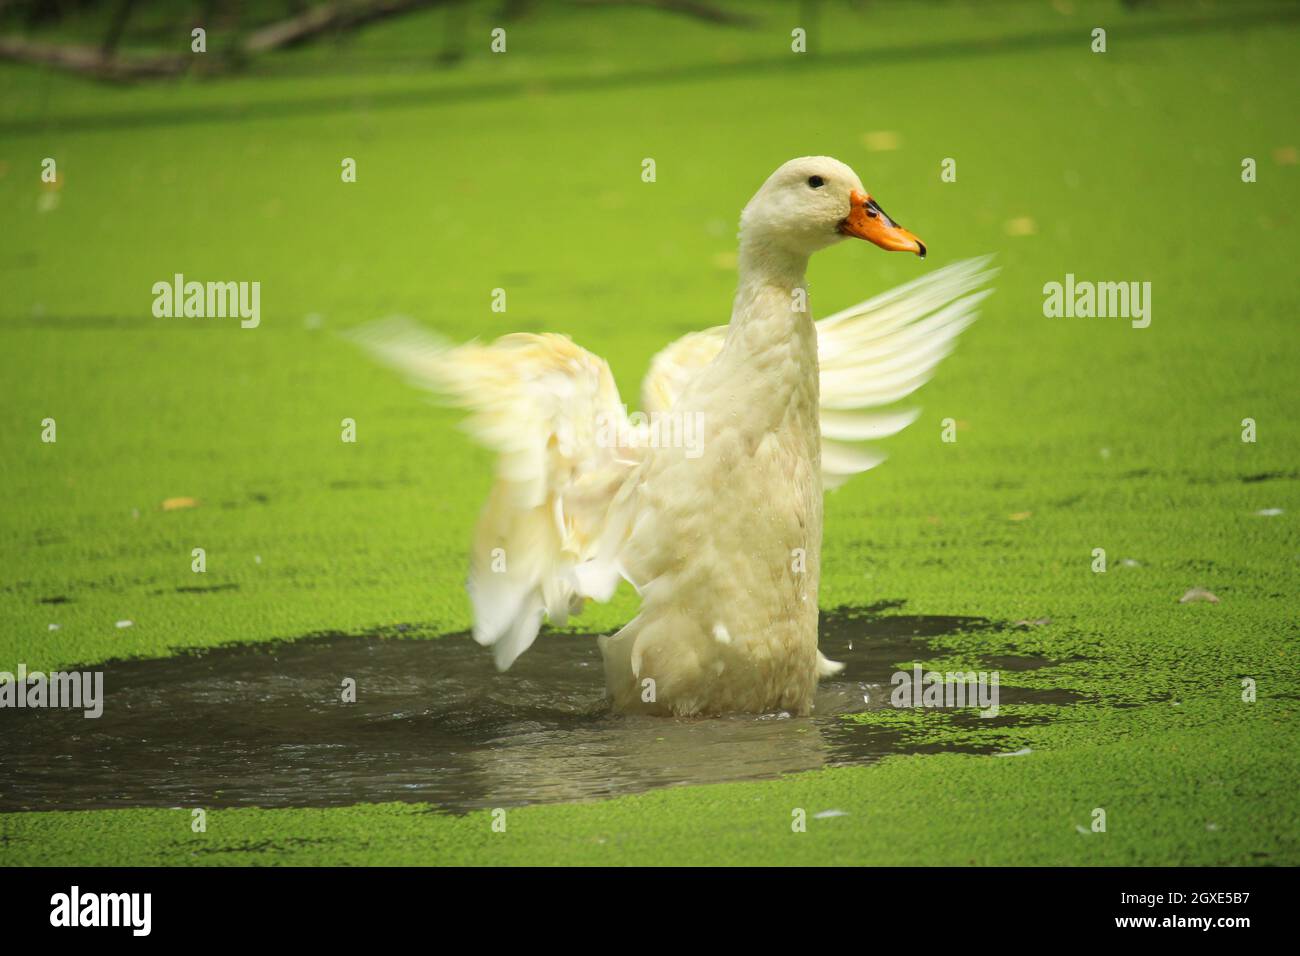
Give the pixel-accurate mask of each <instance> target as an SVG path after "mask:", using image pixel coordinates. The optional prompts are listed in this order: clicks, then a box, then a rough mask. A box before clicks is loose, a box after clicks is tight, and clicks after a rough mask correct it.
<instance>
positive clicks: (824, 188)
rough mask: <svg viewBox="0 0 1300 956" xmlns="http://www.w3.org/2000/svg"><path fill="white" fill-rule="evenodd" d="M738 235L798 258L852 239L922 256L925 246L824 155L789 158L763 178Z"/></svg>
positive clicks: (852, 174) (835, 161) (846, 169)
mask: <svg viewBox="0 0 1300 956" xmlns="http://www.w3.org/2000/svg"><path fill="white" fill-rule="evenodd" d="M740 235H741V240H742V242H752V243H756V244H759V245H762V246H767V247H769V248H774V249H780V250H782V251H784V252H787V253H790V254H792V255H795V256H800V257H806V256H809V255H811V254H812V253H814V252H816V251H817V250H818V249H824V248H825V247H826V246H830V245H834V244H835V243H837V242H839V241H841V240H842V239H845V238H849V237H852V238H856V239H866V240H867V241H868V242H873V243H875V244H876V245H878V246H880V248H882V249H888V250H891V251H894V252H914V253H916V254H917V255H918V256H921V257H922V258H925V243H923V242H922V241H921V240H920V239H918V238H917V237H916V236H914V235H912V233H910V232H908V231H907V230H906V229H904V228H903V227H902V226H900V225H899V224H898V223H896V222H894V220H892V219H890V218H889V216H887V215H886V214H885V211H884V210H883V209H881V208H880V205H879V204H878V203H877V202H876V201H875V199H873V198H872V197H871V194H870V193H868V192H867V190H866V188H865V187H863V185H862V180H860V179H859V178H858V174H857V173H855V172H854V171H853V170H852V169H850V168H849V167H848V166H846V165H844V164H843V163H841V162H840V161H839V160H838V159H832V158H831V157H829V156H804V157H801V158H800V159H792V160H790V161H789V162H788V163H786V164H785V165H783V166H782V167H781V168H780V169H778V170H777V171H776V172H774V173H773V174H772V175H771V176H769V177H768V179H767V182H765V183H763V186H762V188H761V189H759V191H758V192H757V193H755V195H754V198H753V199H751V200H750V201H749V204H748V205H747V206H745V211H744V212H743V213H741V215H740Z"/></svg>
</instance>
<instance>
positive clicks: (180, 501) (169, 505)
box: [162, 498, 199, 511]
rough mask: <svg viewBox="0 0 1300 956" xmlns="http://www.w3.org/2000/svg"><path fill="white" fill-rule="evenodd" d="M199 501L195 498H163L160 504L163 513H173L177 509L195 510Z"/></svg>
mask: <svg viewBox="0 0 1300 956" xmlns="http://www.w3.org/2000/svg"><path fill="white" fill-rule="evenodd" d="M198 506H199V500H198V499H197V498H164V499H163V503H162V510H163V511H175V510H177V509H178V508H197V507H198Z"/></svg>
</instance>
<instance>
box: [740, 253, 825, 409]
mask: <svg viewBox="0 0 1300 956" xmlns="http://www.w3.org/2000/svg"><path fill="white" fill-rule="evenodd" d="M739 267H740V282H739V285H738V286H737V289H736V299H735V302H734V304H733V305H732V310H731V324H730V325H729V326H728V327H727V337H726V342H725V344H724V346H723V351H722V355H721V356H720V359H721V361H722V362H723V365H724V367H725V368H726V369H727V371H728V372H729V373H730V375H729V378H730V380H731V383H732V385H733V386H734V387H735V388H736V389H737V397H738V398H739V397H740V396H739V393H740V392H744V393H745V400H746V401H748V402H750V403H752V404H751V407H754V408H755V409H756V410H759V411H761V412H763V414H761V415H760V416H759V417H760V418H767V419H771V418H773V417H776V418H778V419H785V418H787V417H789V416H790V415H791V414H794V415H796V416H797V417H800V419H801V421H802V419H803V418H806V417H808V416H812V417H813V420H814V421H815V416H816V411H815V410H816V406H817V395H818V368H817V331H816V327H815V326H814V324H813V318H812V311H811V308H810V305H809V302H808V286H807V279H806V278H805V272H806V270H807V267H808V256H806V255H799V254H796V253H791V252H788V251H786V250H783V249H780V248H777V247H774V246H772V245H769V244H765V243H762V242H757V241H747V240H745V239H742V240H741V245H740V258H739ZM769 412H770V414H768V413H769ZM804 413H806V414H804ZM804 424H805V425H806V424H807V423H806V422H804Z"/></svg>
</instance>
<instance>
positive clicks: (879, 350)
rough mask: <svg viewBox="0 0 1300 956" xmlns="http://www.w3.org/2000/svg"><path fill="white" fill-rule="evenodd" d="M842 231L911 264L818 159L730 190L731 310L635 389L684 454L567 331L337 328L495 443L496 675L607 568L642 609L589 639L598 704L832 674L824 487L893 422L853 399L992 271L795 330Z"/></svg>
mask: <svg viewBox="0 0 1300 956" xmlns="http://www.w3.org/2000/svg"><path fill="white" fill-rule="evenodd" d="M850 236H852V237H858V238H861V239H867V240H869V241H870V242H873V243H875V244H876V245H878V246H881V247H883V248H885V249H891V250H899V251H909V252H914V253H917V254H918V255H921V256H924V255H925V246H924V245H923V244H922V243H921V241H920V240H919V239H917V238H916V237H915V236H914V235H912V234H911V233H910V232H908V231H907V230H905V229H903V228H902V227H901V226H899V225H897V224H896V223H894V222H893V221H892V220H891V219H890V218H889V217H888V216H887V215H885V213H884V211H883V210H881V208H880V207H879V206H878V205H877V204H876V202H875V201H874V200H873V199H872V198H871V196H870V195H869V194H868V193H867V191H866V190H865V189H864V188H863V186H862V183H861V181H860V180H859V179H858V177H857V175H856V174H855V173H854V172H853V170H852V169H850V168H849V167H848V166H846V165H845V164H843V163H841V162H839V161H838V160H835V159H831V158H829V157H825V156H808V157H804V158H802V159H795V160H791V161H790V162H788V163H786V164H785V165H783V166H782V167H781V168H780V169H778V170H777V171H776V172H775V173H773V174H772V175H771V177H769V178H768V180H767V182H765V183H764V184H763V186H762V188H761V189H759V191H758V193H757V194H756V195H755V196H754V198H753V199H752V200H750V202H749V204H748V205H747V206H746V207H745V210H744V212H743V214H742V215H741V220H740V257H739V269H740V282H739V287H738V289H737V291H736V298H735V303H734V305H733V306H732V311H731V322H730V324H729V325H727V326H725V327H718V328H714V329H709V330H707V331H703V332H696V333H692V334H690V335H687V336H686V337H685V338H683V339H681V340H680V341H678V342H676V343H674V344H673V345H671V346H669V347H668V348H667V349H665V350H664V351H663V352H661V353H660V354H659V355H658V356H656V357H655V359H654V361H653V364H652V366H651V369H650V373H649V375H648V376H647V378H646V380H645V382H644V384H643V387H642V404H643V406H644V408H645V411H646V412H647V413H650V414H651V416H656V415H658V416H664V415H665V414H666V416H667V417H666V419H663V418H661V420H660V423H661V424H665V423H666V424H669V425H675V426H681V425H682V424H683V423H685V424H686V425H687V426H688V427H689V426H690V425H692V424H698V425H700V426H702V427H701V429H700V434H699V436H698V437H699V438H700V439H701V440H700V441H699V443H698V445H695V444H694V443H693V442H692V443H689V444H690V446H691V447H687V448H684V447H682V445H683V444H684V443H683V442H674V441H665V436H666V435H667V434H669V432H667V431H661V432H660V433H659V435H658V438H659V440H658V441H656V440H655V432H654V431H653V430H652V429H651V428H649V427H647V425H646V424H645V423H644V422H642V421H637V419H636V416H633V418H632V420H629V417H628V415H627V411H626V407H625V406H624V405H622V403H621V402H620V400H619V395H618V390H617V388H616V387H615V385H614V380H613V377H612V376H611V374H610V371H609V367H608V365H607V364H606V363H605V362H604V361H603V360H601V359H599V358H597V357H596V356H594V355H592V354H591V353H589V352H587V351H585V350H583V349H581V348H579V347H578V346H576V345H574V344H573V342H571V341H570V340H569V338H568V337H567V336H562V335H551V334H548V335H531V334H516V335H507V336H505V337H503V338H501V339H499V340H497V341H496V342H494V343H492V344H491V345H487V346H484V345H479V344H476V343H471V344H469V345H465V346H462V347H459V348H455V349H449V348H447V346H446V345H445V344H443V343H442V342H441V341H440V340H438V339H436V338H434V337H433V336H431V335H429V334H428V333H425V332H421V331H419V330H418V328H416V327H412V326H410V325H401V326H394V325H393V324H392V323H385V324H381V325H379V326H371V327H369V328H368V329H365V330H363V331H362V332H361V333H359V334H358V336H357V337H358V339H359V340H360V341H361V342H362V343H363V344H365V345H366V346H367V347H368V348H370V349H371V350H372V351H373V352H374V353H375V354H376V355H378V356H379V357H380V358H381V359H383V360H385V361H387V362H388V363H390V364H392V365H394V366H396V367H398V368H399V369H401V370H403V371H404V372H406V373H407V374H408V375H409V376H410V377H411V378H412V379H413V380H414V381H415V382H416V383H417V384H421V385H424V386H426V387H430V388H432V389H434V390H436V391H439V392H441V393H442V394H444V395H446V396H448V397H450V398H451V399H452V400H454V401H455V402H456V403H457V404H460V405H462V406H463V407H465V408H467V409H469V410H470V411H471V413H472V414H471V416H470V418H469V420H468V422H467V427H468V428H469V430H470V432H471V434H472V435H473V436H474V437H475V438H476V439H478V440H479V441H480V442H482V443H483V444H484V445H486V446H488V447H489V448H491V449H494V450H495V451H496V452H497V454H498V456H499V457H498V461H497V480H496V483H495V486H494V487H493V489H492V492H491V495H490V497H489V499H488V502H487V505H486V506H485V508H484V510H483V513H482V516H481V517H480V519H479V524H478V529H477V532H476V537H475V542H474V549H473V556H472V561H471V570H470V576H469V585H468V587H469V594H470V598H471V600H472V603H473V606H474V638H475V640H477V641H478V642H479V643H480V644H484V645H489V646H491V647H492V649H493V652H494V654H495V658H496V664H497V666H498V668H500V669H502V670H504V669H506V668H508V667H510V665H511V664H512V663H514V661H515V659H516V658H517V657H518V656H519V655H520V654H522V653H523V652H524V651H525V650H527V649H528V647H529V646H530V645H531V644H532V643H533V640H534V638H535V637H536V636H537V633H538V630H539V628H540V627H541V624H542V622H543V619H549V620H550V621H551V622H553V623H556V624H563V623H564V622H565V621H566V620H567V617H568V615H569V614H570V613H571V612H577V611H579V610H580V609H581V607H582V605H583V603H584V601H585V599H587V598H594V599H597V600H602V601H603V600H608V599H609V597H610V596H611V595H612V593H613V591H614V589H615V587H616V585H617V583H618V580H619V578H620V577H622V578H626V579H627V580H628V581H630V582H631V583H632V584H633V585H634V586H635V588H636V589H637V591H638V592H639V594H640V598H641V610H640V613H639V614H637V616H636V617H635V618H634V619H633V620H632V621H631V622H629V623H628V624H627V625H626V626H625V627H624V628H623V629H622V630H620V631H618V633H616V634H614V635H612V636H607V637H602V638H601V639H600V647H601V650H602V652H603V654H604V659H605V676H606V685H607V691H608V695H609V696H610V698H611V699H612V700H613V704H614V706H615V707H616V708H617V709H619V710H622V711H644V712H651V713H658V714H675V715H694V714H720V713H726V712H767V711H773V710H785V711H789V712H792V713H797V714H806V713H808V712H809V711H810V709H811V708H812V703H813V696H814V692H815V689H816V684H817V679H818V677H819V676H822V675H827V674H832V673H835V672H836V671H837V670H838V669H839V666H840V665H837V664H834V663H833V662H831V661H828V660H827V659H826V658H825V657H823V656H822V655H821V653H820V652H819V651H818V650H817V588H818V580H819V576H820V553H821V541H822V489H823V487H824V486H826V485H830V486H834V485H836V484H838V483H840V482H842V481H843V480H845V479H846V478H847V477H848V476H850V475H852V474H855V473H857V472H861V471H866V470H867V469H868V468H871V467H873V466H874V465H876V464H878V463H879V462H880V461H881V460H882V459H883V457H884V456H883V455H882V454H879V453H877V452H873V451H871V450H868V449H866V448H864V447H863V446H861V445H856V444H846V442H857V441H861V440H867V439H875V438H881V437H884V436H887V435H891V434H894V433H895V432H898V431H900V430H901V429H903V428H905V427H906V426H907V425H908V424H909V423H911V422H912V421H913V420H914V419H915V417H916V414H917V413H916V412H915V411H902V412H900V411H892V412H884V413H882V412H873V413H869V414H864V413H863V412H862V409H875V408H878V407H880V406H885V405H889V404H892V403H894V402H896V401H898V400H899V399H901V398H903V397H905V396H906V395H908V394H910V393H911V392H912V391H914V390H915V389H916V388H918V387H919V386H920V385H921V384H923V383H924V382H925V381H926V380H927V379H928V378H929V376H930V373H931V371H932V370H933V368H934V367H935V365H936V364H937V363H938V362H939V361H940V360H941V359H942V358H943V357H944V356H945V355H947V354H948V352H949V351H951V349H952V347H953V344H954V340H955V338H956V336H957V335H958V333H960V332H961V330H962V329H964V328H966V326H967V325H969V324H970V323H971V322H972V321H974V317H975V307H976V305H977V304H978V302H979V301H980V300H982V299H983V298H984V297H985V296H986V295H988V291H980V287H981V286H982V285H983V284H984V283H985V281H986V280H987V279H988V278H989V276H990V275H991V273H990V272H987V271H984V266H985V265H986V264H987V259H980V260H969V261H966V262H961V263H957V264H955V265H952V266H949V267H947V268H945V269H941V270H938V271H937V272H934V273H932V274H930V275H928V276H925V277H923V278H921V279H918V280H915V281H913V282H911V283H908V284H907V285H904V286H902V287H900V288H897V289H894V290H891V291H890V292H887V293H885V294H883V295H880V296H878V297H876V298H874V299H871V300H869V301H867V302H864V303H862V304H860V305H857V306H855V307H853V308H851V309H848V310H845V311H844V312H840V313H838V314H836V315H833V316H831V317H830V318H828V319H824V320H822V321H821V322H817V323H815V324H814V322H813V319H812V315H811V313H810V311H809V310H808V307H807V287H806V280H805V277H804V273H805V270H806V268H807V265H808V258H809V256H811V255H812V254H813V253H814V252H816V251H817V250H819V249H822V248H825V247H826V246H830V245H833V244H834V243H836V242H839V241H841V240H843V239H844V238H846V237H850ZM611 426H613V427H611ZM619 433H622V434H624V435H625V436H626V435H627V434H631V436H632V437H633V439H634V440H633V441H632V442H626V441H623V442H619V441H612V440H610V436H611V435H612V434H613V435H617V434H619Z"/></svg>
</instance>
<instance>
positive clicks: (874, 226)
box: [840, 189, 925, 259]
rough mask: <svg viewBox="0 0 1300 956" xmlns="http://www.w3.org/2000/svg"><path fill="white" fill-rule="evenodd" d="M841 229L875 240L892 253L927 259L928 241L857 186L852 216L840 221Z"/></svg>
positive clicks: (859, 236)
mask: <svg viewBox="0 0 1300 956" xmlns="http://www.w3.org/2000/svg"><path fill="white" fill-rule="evenodd" d="M840 232H842V233H843V234H844V235H846V236H856V237H857V238H859V239H865V240H867V242H874V243H875V244H876V245H878V246H879V247H880V248H881V249H888V250H889V251H890V252H915V253H916V254H917V255H918V256H920V257H921V258H922V259H924V258H925V243H924V242H922V241H921V240H920V239H918V238H916V236H914V235H912V234H911V233H910V232H908V231H907V230H906V229H904V228H903V227H902V226H900V225H899V224H898V223H896V222H894V220H892V219H890V218H889V216H887V215H885V210H883V209H881V208H880V206H878V205H877V204H876V201H875V200H874V199H872V198H871V197H870V196H868V195H867V194H866V193H863V192H859V191H858V190H856V189H855V190H853V192H851V193H849V215H848V217H847V218H846V219H845V220H844V221H843V222H841V223H840Z"/></svg>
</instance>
